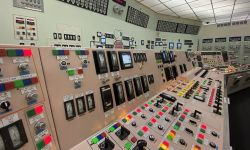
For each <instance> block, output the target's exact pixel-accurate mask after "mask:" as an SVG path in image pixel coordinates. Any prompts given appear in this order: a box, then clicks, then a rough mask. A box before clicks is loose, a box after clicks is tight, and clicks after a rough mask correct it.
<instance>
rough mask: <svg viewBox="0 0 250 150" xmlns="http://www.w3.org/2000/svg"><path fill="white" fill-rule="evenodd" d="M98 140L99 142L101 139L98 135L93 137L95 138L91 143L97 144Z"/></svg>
mask: <svg viewBox="0 0 250 150" xmlns="http://www.w3.org/2000/svg"><path fill="white" fill-rule="evenodd" d="M98 142H99V140H98V138H97V137H95V138H93V139H92V140H91V143H93V144H96V143H98Z"/></svg>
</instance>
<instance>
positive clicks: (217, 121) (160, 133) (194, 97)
mask: <svg viewBox="0 0 250 150" xmlns="http://www.w3.org/2000/svg"><path fill="white" fill-rule="evenodd" d="M197 71H198V73H197ZM190 73H191V74H196V75H195V76H193V78H190V79H188V78H187V77H189V76H188V75H186V74H184V76H186V77H184V76H183V77H181V78H178V79H177V80H176V81H175V82H171V86H170V87H171V89H170V88H167V89H166V90H163V91H161V92H159V93H158V94H156V95H155V96H153V97H152V98H150V99H148V100H147V101H146V102H144V103H143V104H141V105H140V106H138V107H136V108H135V109H134V110H132V111H130V112H129V113H127V114H125V115H123V117H121V119H118V120H116V121H115V122H113V123H111V124H109V125H107V126H106V127H105V128H103V129H102V130H100V131H99V132H97V133H95V134H93V135H92V136H90V137H89V138H87V140H85V141H83V142H81V143H80V144H79V145H76V146H75V147H73V148H72V149H73V150H74V149H80V148H83V146H84V148H86V149H88V148H89V149H93V150H99V149H110V150H112V149H124V150H140V149H147V150H151V149H159V150H168V149H183V150H184V149H185V150H190V149H191V150H203V149H207V150H208V149H211V150H212V149H220V150H222V149H223V136H224V133H223V132H224V130H223V129H224V105H225V104H224V101H225V99H226V97H225V95H224V76H223V74H220V75H218V74H217V73H216V72H213V71H208V70H202V71H199V69H195V70H192V71H189V72H188V74H190Z"/></svg>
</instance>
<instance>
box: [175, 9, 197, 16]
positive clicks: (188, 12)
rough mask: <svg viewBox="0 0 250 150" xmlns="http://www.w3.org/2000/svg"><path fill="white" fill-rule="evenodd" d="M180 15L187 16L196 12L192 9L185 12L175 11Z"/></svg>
mask: <svg viewBox="0 0 250 150" xmlns="http://www.w3.org/2000/svg"><path fill="white" fill-rule="evenodd" d="M175 12H176V13H177V14H178V15H186V14H193V13H194V12H193V11H192V10H191V9H187V10H185V11H175Z"/></svg>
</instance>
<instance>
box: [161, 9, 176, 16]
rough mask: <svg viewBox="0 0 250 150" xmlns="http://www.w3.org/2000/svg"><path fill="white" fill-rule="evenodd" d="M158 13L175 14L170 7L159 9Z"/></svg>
mask: <svg viewBox="0 0 250 150" xmlns="http://www.w3.org/2000/svg"><path fill="white" fill-rule="evenodd" d="M158 13H161V14H165V15H170V14H173V12H172V11H171V10H169V9H166V10H164V11H159V12H158Z"/></svg>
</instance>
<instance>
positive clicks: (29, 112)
mask: <svg viewBox="0 0 250 150" xmlns="http://www.w3.org/2000/svg"><path fill="white" fill-rule="evenodd" d="M26 114H27V116H28V117H29V118H31V117H32V116H34V115H36V112H35V110H34V109H31V110H28V111H27V112H26Z"/></svg>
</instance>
